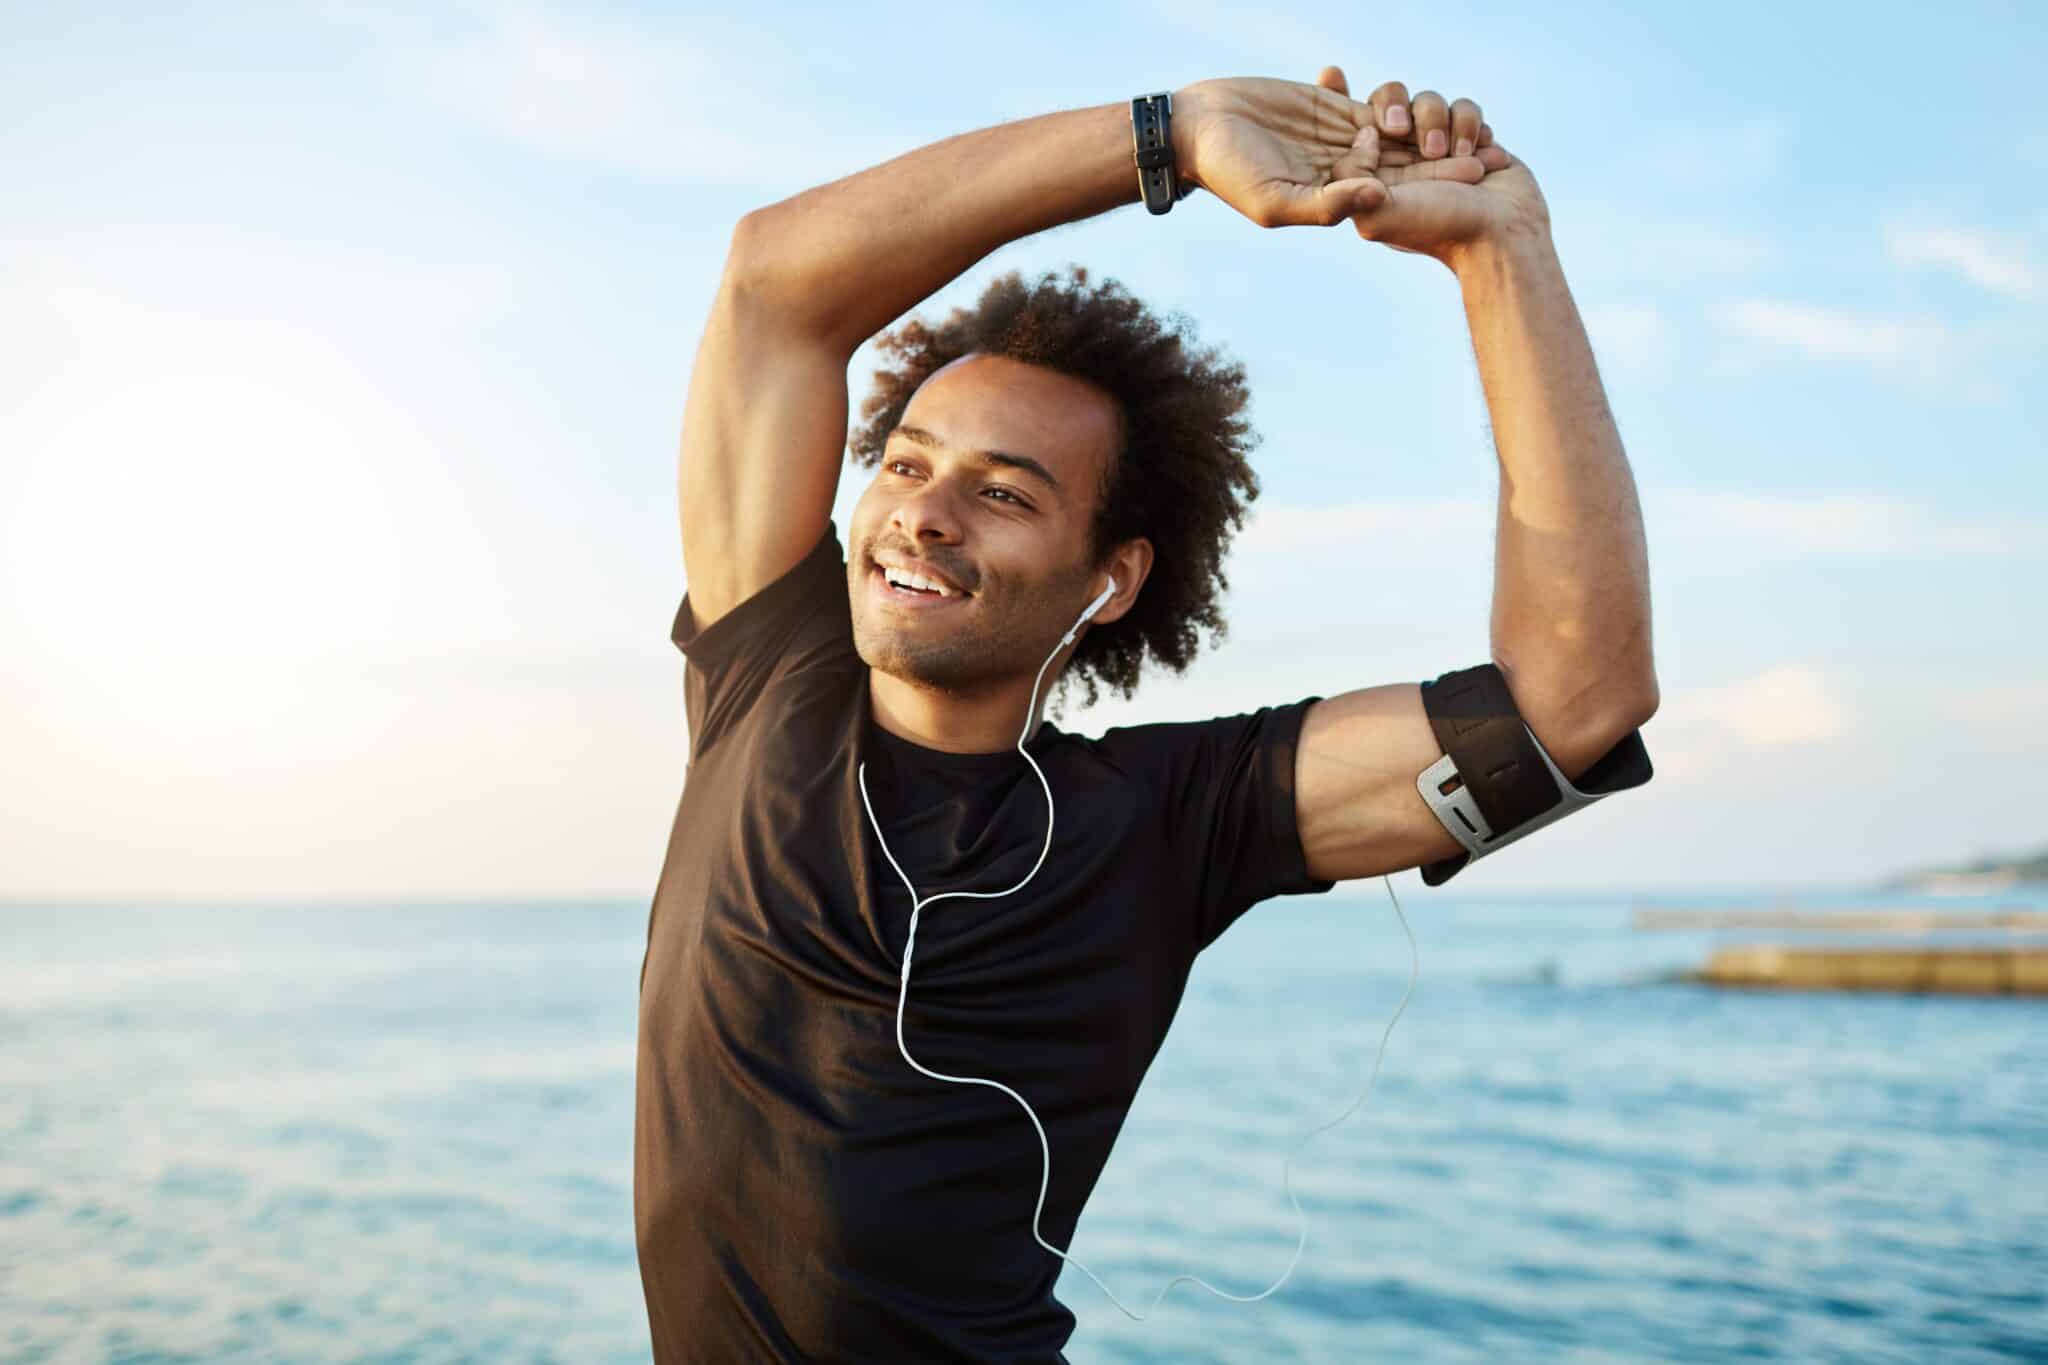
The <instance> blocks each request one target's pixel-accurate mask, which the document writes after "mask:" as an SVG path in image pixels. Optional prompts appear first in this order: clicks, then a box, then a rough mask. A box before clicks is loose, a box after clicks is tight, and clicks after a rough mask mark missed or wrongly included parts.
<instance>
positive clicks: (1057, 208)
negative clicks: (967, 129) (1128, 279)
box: [728, 102, 1139, 354]
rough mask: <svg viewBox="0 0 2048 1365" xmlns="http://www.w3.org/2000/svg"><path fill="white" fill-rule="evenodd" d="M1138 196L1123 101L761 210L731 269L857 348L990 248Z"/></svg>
mask: <svg viewBox="0 0 2048 1365" xmlns="http://www.w3.org/2000/svg"><path fill="white" fill-rule="evenodd" d="M1138 197H1139V196H1138V173H1137V168H1136V165H1135V163H1134V161H1133V159H1132V147H1131V122H1130V105H1129V103H1128V102H1118V103H1115V104H1101V105H1096V106H1094V107H1093V108H1088V109H1075V110H1069V111H1066V112H1062V113H1056V114H1044V115H1040V116H1038V117H1036V118H1029V119H1024V120H1021V121H1019V122H1015V123H1005V124H1000V125H998V126H996V127H993V128H983V129H980V130H979V131H976V132H972V133H962V134H960V135H959V136H957V137H950V138H947V139H945V140H944V141H942V142H935V143H932V144H931V145H930V146H927V147H920V148H918V149H917V150H916V151H913V152H909V153H906V154H905V155H903V156H899V157H897V158H895V159H894V160H891V161H886V162H883V163H882V164H881V165H879V166H875V167H872V168H870V169H868V170H865V171H861V172H860V173H858V174H856V175H851V176H847V177H846V178H844V179H841V180H835V181H832V182H830V183H829V184H825V185H820V186H818V187H816V188H815V189H810V190H806V191H804V192H803V193H802V194H799V195H797V196H795V197H794V198H791V199H786V200H783V201H782V202H780V203H777V204H771V205H769V206H768V207H766V208H764V209H757V210H755V211H754V212H753V213H751V214H749V215H748V216H747V219H746V220H745V221H744V222H743V223H742V224H741V228H740V231H739V232H737V233H736V234H735V237H734V241H735V245H734V252H735V259H734V261H733V262H731V263H730V265H729V267H728V269H729V273H733V274H737V275H738V277H739V279H740V281H741V283H743V284H744V285H745V286H746V287H747V288H748V289H749V290H750V291H751V292H753V293H754V294H755V295H756V296H757V297H759V298H762V299H765V300H768V301H770V302H772V304H773V305H774V306H775V307H776V308H777V309H778V310H779V311H781V312H782V313H783V314H784V315H786V316H789V317H791V318H794V319H797V320H799V321H800V322H801V325H803V326H804V327H805V328H806V329H807V330H809V331H811V332H812V333H813V334H815V335H819V336H822V337H830V338H834V339H836V340H838V341H839V342H840V343H841V344H842V345H843V346H844V347H845V349H846V350H847V351H848V353H849V354H851V352H852V350H853V349H854V348H855V347H857V346H859V345H860V343H861V342H863V341H865V340H866V339H867V338H868V337H870V336H872V335H874V333H876V332H877V331H879V330H881V329H882V328H883V327H885V326H887V325H888V324H889V323H890V322H891V321H893V320H894V319H895V318H897V317H898V316H900V315H901V314H903V313H904V312H907V311H908V310H910V309H912V308H914V307H916V306H917V305H918V304H919V303H920V302H922V301H923V300H924V299H925V298H927V297H928V296H930V295H931V294H932V293H934V292H935V291H937V290H938V289H940V288H941V287H942V286H944V285H945V284H946V283H947V282H948V281H950V280H952V279H954V278H955V277H956V276H958V275H959V274H960V273H961V272H963V271H965V270H966V269H967V268H968V267H969V266H972V265H973V264H974V263H975V262H976V261H978V260H980V259H981V258H982V257H983V256H986V255H988V253H990V252H991V251H994V250H995V249H996V248H997V247H1000V246H1002V245H1004V244H1005V243H1007V242H1012V241H1015V240H1017V239H1018V238H1021V237H1028V236H1030V235H1031V234H1033V233H1035V232H1040V231H1043V230H1044V229H1046V228H1049V227H1054V226H1057V225H1058V224H1061V223H1068V222H1073V221H1075V220H1077V219H1081V218H1087V217H1090V216H1092V215H1094V214H1098V213H1103V212H1106V211H1107V210H1109V209H1113V208H1116V207H1117V206H1118V205H1121V204H1130V203H1135V202H1137V200H1138Z"/></svg>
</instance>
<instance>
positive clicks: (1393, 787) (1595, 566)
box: [1296, 76, 1658, 879]
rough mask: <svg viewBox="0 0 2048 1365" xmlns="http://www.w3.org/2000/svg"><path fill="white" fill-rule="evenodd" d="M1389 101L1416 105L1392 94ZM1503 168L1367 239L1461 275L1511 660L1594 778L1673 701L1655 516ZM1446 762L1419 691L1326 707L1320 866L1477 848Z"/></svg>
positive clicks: (1393, 862)
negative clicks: (1662, 698) (1455, 815)
mask: <svg viewBox="0 0 2048 1365" xmlns="http://www.w3.org/2000/svg"><path fill="white" fill-rule="evenodd" d="M1338 79H1339V80H1340V81H1341V76H1339V77H1338ZM1372 102H1373V103H1374V105H1375V106H1376V107H1377V108H1381V109H1382V110H1384V109H1385V108H1387V107H1389V106H1391V105H1395V104H1404V103H1407V102H1408V96H1407V93H1406V91H1405V89H1403V88H1402V87H1400V86H1398V85H1390V86H1383V87H1381V89H1380V90H1378V91H1376V92H1375V93H1374V96H1373V101H1372ZM1413 105H1414V114H1413V118H1414V121H1415V124H1416V126H1417V127H1418V129H1422V130H1425V138H1426V133H1427V130H1429V129H1433V128H1438V129H1444V130H1445V131H1446V133H1447V134H1448V136H1447V138H1446V143H1447V144H1448V145H1450V146H1452V147H1453V149H1455V147H1456V145H1457V144H1458V143H1459V142H1460V141H1462V140H1463V139H1464V138H1465V137H1468V136H1470V135H1471V130H1472V129H1473V128H1476V127H1477V126H1479V124H1478V110H1477V107H1476V106H1473V105H1471V104H1470V102H1469V101H1462V100H1461V101H1459V102H1458V104H1457V105H1447V104H1446V103H1445V101H1444V100H1443V99H1442V97H1441V96H1438V95H1436V94H1435V93H1434V92H1423V93H1422V94H1420V95H1418V96H1417V97H1416V98H1415V99H1414V101H1413ZM1424 154H1425V156H1429V155H1430V148H1429V145H1428V143H1427V142H1426V141H1425V145H1424ZM1488 164H1489V174H1488V175H1487V177H1486V179H1485V180H1484V181H1483V182H1481V183H1480V184H1477V185H1465V184H1440V183H1421V184H1417V185H1414V186H1397V187H1396V188H1395V190H1394V192H1393V194H1392V195H1391V197H1390V199H1389V202H1388V203H1387V204H1386V205H1385V206H1383V207H1382V208H1381V209H1379V210H1376V211H1374V212H1371V213H1367V214H1364V215H1361V216H1360V217H1358V218H1357V219H1356V220H1355V221H1356V225H1357V228H1358V231H1359V234H1360V235H1361V236H1364V237H1366V238H1368V239H1370V240H1375V241H1381V242H1385V243H1386V244H1388V245H1391V246H1397V247H1400V248H1402V249H1404V250H1409V251H1417V252H1422V253H1424V254H1428V255H1431V256H1434V257H1436V258H1437V259H1438V260H1440V261H1442V262H1443V263H1444V264H1446V265H1447V266H1449V267H1450V268H1451V269H1452V271H1453V272H1454V273H1455V274H1456V275H1457V278H1458V283H1459V287H1460V290H1461V292H1462V294H1463V298H1464V304H1465V314H1466V318H1467V321H1468V322H1469V324H1470V326H1471V331H1472V348H1473V352H1474V354H1475V355H1476V357H1477V359H1478V364H1479V376H1480V380H1481V383H1482V385H1483V387H1484V389H1485V393H1486V405H1487V411H1488V414H1489V415H1490V416H1491V418H1492V424H1493V433H1494V443H1495V446H1496V449H1497V453H1498V455H1499V458H1500V471H1501V474H1500V493H1499V502H1498V513H1497V529H1496V532H1495V536H1494V547H1493V550H1494V591H1493V620H1492V652H1493V661H1494V662H1495V663H1496V664H1497V665H1498V666H1499V667H1500V670H1501V673H1502V675H1503V676H1504V677H1505V679H1506V681H1507V684H1508V690H1509V691H1510V693H1511V694H1512V695H1513V697H1514V701H1515V706H1516V709H1517V710H1518V711H1519V712H1520V713H1521V716H1522V719H1523V721H1524V722H1525V723H1526V724H1527V725H1528V727H1529V730H1530V732H1531V733H1532V734H1534V735H1535V736H1536V738H1537V740H1538V741H1539V742H1540V743H1541V744H1542V745H1543V747H1544V749H1545V750H1546V751H1547V752H1548V753H1549V754H1550V756H1551V758H1552V760H1553V761H1554V762H1556V764H1557V766H1558V767H1559V769H1560V770H1561V771H1562V772H1563V773H1564V774H1565V776H1566V777H1567V778H1577V777H1578V776H1580V775H1581V774H1582V773H1584V772H1585V771H1586V770H1587V769H1588V768H1589V767H1591V766H1592V765H1593V763H1594V762H1595V761H1596V760H1598V759H1599V758H1600V757H1602V756H1603V755H1604V754H1606V753H1607V752H1608V751H1609V750H1610V749H1612V748H1613V747H1614V746H1615V745H1616V744H1617V743H1618V742H1619V741H1620V740H1622V739H1623V738H1625V737H1626V736H1627V735H1628V734H1629V733H1630V732H1631V731H1633V730H1635V729H1636V728H1637V727H1639V726H1640V725H1642V724H1643V722H1644V721H1646V720H1648V719H1649V717H1650V715H1651V714H1652V713H1653V712H1654V711H1655V710H1656V708H1657V700H1658V697H1657V680H1656V673H1655V670H1654V667H1653V665H1652V661H1651V652H1650V590H1649V565H1648V556H1647V551H1646V549H1645V545H1644V537H1643V524H1642V513H1641V510H1640V509H1639V507H1638V504H1637V499H1636V490H1635V483H1634V480H1633V479H1632V477H1631V476H1630V473H1629V467H1628V459H1627V457H1626V455H1625V454H1624V452H1623V450H1622V445H1621V437H1620V434H1619V433H1618V432H1617V431H1616V429H1615V424H1614V418H1613V415H1612V414H1611V412H1610V411H1609V409H1608V406H1607V399H1606V395H1605V393H1604V392H1603V390H1602V388H1601V385H1600V376H1599V373H1598V371H1597V370H1596V368H1595V367H1594V363H1593V352H1592V348H1591V346H1590V345H1589V344H1588V342H1587V339H1586V332H1585V328H1584V326H1583V325H1582V324H1581V322H1580V319H1579V314H1578V310H1577V308H1576V306H1575V305H1574V304H1573V302H1572V297H1571V291H1570V290H1569V289H1568V288H1567V287H1566V285H1565V279H1564V271H1563V268H1562V267H1561V266H1560V264H1559V263H1558V258H1557V253H1556V250H1555V248H1554V247H1553V245H1552V243H1551V237H1550V216H1549V210H1548V207H1547V206H1546V205H1545V203H1544V201H1543V196H1542V194H1541V192H1540V191H1539V190H1538V189H1537V187H1536V182H1535V179H1534V178H1533V177H1532V176H1531V175H1530V174H1529V172H1528V168H1527V167H1526V166H1524V165H1522V163H1521V162H1519V161H1511V163H1510V164H1507V165H1505V166H1502V167H1500V168H1499V169H1493V163H1491V162H1489V163H1488ZM1473 548H1475V549H1476V548H1477V547H1473ZM1478 662H1482V661H1480V660H1446V661H1445V670H1446V671H1449V670H1450V669H1453V668H1457V667H1460V666H1464V665H1467V664H1472V663H1478ZM1442 752H1443V750H1442V747H1441V746H1440V745H1439V744H1438V743H1437V741H1436V738H1435V736H1434V734H1433V732H1432V731H1431V728H1430V725H1429V722H1428V719H1427V717H1426V716H1425V714H1424V712H1423V706H1422V699H1421V690H1420V687H1419V685H1417V684H1414V683H1403V684H1394V685H1389V686H1382V687H1372V688H1365V689H1362V690H1360V691H1356V692H1351V693H1347V694H1345V695H1343V696H1338V697H1333V698H1331V699H1330V700H1328V701H1326V702H1320V703H1318V704H1317V705H1316V706H1314V707H1312V708H1311V709H1310V711H1309V714H1308V716H1307V717H1306V719H1305V722H1304V725H1303V735H1302V740H1301V744H1300V747H1299V758H1298V769H1297V781H1296V802H1297V813H1298V816H1299V824H1300V828H1301V837H1302V844H1303V849H1304V852H1305V853H1306V854H1307V856H1308V864H1309V869H1310V871H1311V873H1312V874H1313V875H1315V876H1318V877H1325V878H1331V879H1343V878H1350V877H1363V876H1371V875H1375V874H1378V873H1382V872H1391V871H1396V870H1399V869H1402V868H1408V867H1414V866H1417V865H1419V864H1421V863H1425V862H1431V861H1434V860H1436V859H1438V858H1444V857H1448V856H1450V855H1453V854H1456V853H1457V852H1459V851H1460V850H1459V845H1458V843H1457V842H1456V841H1455V840H1453V839H1452V838H1451V836H1450V835H1449V834H1447V833H1445V831H1444V829H1443V828H1442V826H1441V825H1440V824H1439V823H1438V821H1437V818H1436V816H1435V815H1434V814H1433V813H1432V812H1431V811H1430V809H1429V807H1428V806H1427V805H1426V804H1424V802H1423V800H1422V798H1421V797H1420V795H1419V794H1418V793H1417V792H1416V789H1415V780H1416V777H1417V775H1418V774H1419V773H1420V772H1421V771H1422V770H1423V769H1424V768H1425V767H1427V766H1429V764H1430V763H1432V762H1434V761H1435V760H1436V758H1437V757H1438V756H1439V755H1440V754H1441V753H1442Z"/></svg>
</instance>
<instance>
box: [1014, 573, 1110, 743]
mask: <svg viewBox="0 0 2048 1365" xmlns="http://www.w3.org/2000/svg"><path fill="white" fill-rule="evenodd" d="M1105 581H1106V582H1107V583H1108V584H1109V586H1108V587H1106V588H1104V589H1103V590H1102V595H1101V596H1100V597H1098V598H1096V599H1095V600H1094V601H1093V602H1090V603H1089V604H1088V605H1087V606H1085V607H1083V608H1082V609H1081V614H1080V616H1078V617H1076V618H1075V620H1074V624H1073V625H1072V626H1070V627H1068V629H1067V633H1066V634H1065V635H1062V636H1060V644H1059V649H1055V650H1054V651H1053V653H1055V654H1057V653H1059V652H1060V649H1065V648H1066V647H1067V646H1068V645H1070V644H1072V643H1074V633H1075V632H1076V631H1078V630H1080V629H1081V627H1082V626H1083V625H1084V624H1085V623H1086V622H1087V620H1088V618H1089V617H1091V616H1093V615H1094V614H1095V613H1096V612H1098V611H1101V610H1102V608H1103V605H1104V604H1105V603H1107V602H1108V601H1109V599H1110V598H1112V597H1114V596H1116V580H1115V579H1114V578H1111V579H1106V580H1105ZM1038 672H1039V674H1040V676H1043V675H1044V673H1045V669H1044V668H1042V667H1041V668H1040V669H1039V670H1038ZM1031 704H1032V706H1034V707H1036V706H1037V705H1038V689H1037V688H1036V687H1034V688H1032V689H1031ZM1025 723H1026V724H1029V723H1030V722H1028V721H1027V722H1025Z"/></svg>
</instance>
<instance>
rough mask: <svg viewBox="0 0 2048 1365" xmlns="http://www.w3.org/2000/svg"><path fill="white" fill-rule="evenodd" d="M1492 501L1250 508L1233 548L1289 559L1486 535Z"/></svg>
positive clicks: (1485, 498)
mask: <svg viewBox="0 0 2048 1365" xmlns="http://www.w3.org/2000/svg"><path fill="white" fill-rule="evenodd" d="M1493 518H1494V511H1493V498H1492V497H1491V496H1490V495H1488V496H1474V497H1469V498H1409V499H1400V500H1386V501H1378V502H1339V503H1331V504H1329V505H1327V506H1317V505H1311V504H1307V503H1284V502H1283V503H1274V502H1265V501H1261V502H1258V503H1255V504H1254V505H1253V508H1252V514H1251V517H1250V518H1249V520H1248V521H1247V522H1246V524H1245V528H1244V532H1243V534H1242V535H1240V536H1239V537H1238V539H1237V541H1236V542H1235V546H1236V549H1237V550H1239V551H1243V552H1245V553H1248V554H1261V553H1267V552H1278V553H1282V554H1289V555H1291V554H1294V553H1297V552H1299V551H1301V550H1303V549H1306V548H1309V547H1312V546H1327V545H1340V546H1346V547H1357V546H1360V545H1364V544H1380V545H1383V544H1384V543H1385V542H1386V540H1387V539H1388V538H1389V537H1394V538H1398V539H1400V540H1402V541H1410V540H1425V541H1427V540H1434V539H1436V538H1438V537H1441V536H1453V535H1454V536H1472V535H1487V534H1490V533H1491V531H1492V529H1493Z"/></svg>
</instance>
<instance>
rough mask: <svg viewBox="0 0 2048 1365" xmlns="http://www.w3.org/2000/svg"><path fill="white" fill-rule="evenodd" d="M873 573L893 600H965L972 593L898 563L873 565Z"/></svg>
mask: <svg viewBox="0 0 2048 1365" xmlns="http://www.w3.org/2000/svg"><path fill="white" fill-rule="evenodd" d="M874 575H877V579H881V585H883V593H885V596H889V598H893V600H905V602H932V604H938V602H965V600H967V598H971V596H973V593H969V591H965V589H961V587H954V585H952V583H950V581H946V579H940V577H934V575H930V573H920V571H915V569H903V567H899V565H883V563H877V565H874Z"/></svg>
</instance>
